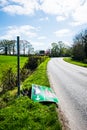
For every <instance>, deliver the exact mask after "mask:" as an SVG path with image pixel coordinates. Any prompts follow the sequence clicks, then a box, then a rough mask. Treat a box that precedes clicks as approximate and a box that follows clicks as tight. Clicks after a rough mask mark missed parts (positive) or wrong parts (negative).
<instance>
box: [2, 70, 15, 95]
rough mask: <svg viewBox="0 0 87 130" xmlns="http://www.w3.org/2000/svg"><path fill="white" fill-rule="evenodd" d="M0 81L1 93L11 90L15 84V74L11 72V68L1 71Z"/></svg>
mask: <svg viewBox="0 0 87 130" xmlns="http://www.w3.org/2000/svg"><path fill="white" fill-rule="evenodd" d="M1 81H2V82H1V84H2V92H3V93H4V92H6V91H7V90H12V89H13V88H14V87H15V86H16V75H15V74H14V73H13V71H12V68H9V69H7V70H5V71H3V73H2V78H1Z"/></svg>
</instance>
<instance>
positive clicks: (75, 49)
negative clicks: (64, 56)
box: [72, 29, 87, 61]
mask: <svg viewBox="0 0 87 130" xmlns="http://www.w3.org/2000/svg"><path fill="white" fill-rule="evenodd" d="M73 41H74V44H73V46H72V58H73V59H74V60H78V61H84V60H85V59H87V29H86V30H84V31H82V32H80V33H79V34H77V35H76V36H75V37H74V40H73Z"/></svg>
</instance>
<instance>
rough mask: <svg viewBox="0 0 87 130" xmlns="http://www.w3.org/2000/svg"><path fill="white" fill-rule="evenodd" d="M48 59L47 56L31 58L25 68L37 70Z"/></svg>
mask: <svg viewBox="0 0 87 130" xmlns="http://www.w3.org/2000/svg"><path fill="white" fill-rule="evenodd" d="M46 58H47V57H46V56H29V58H28V60H27V62H26V64H25V66H24V68H27V69H30V70H35V69H36V68H37V67H38V65H40V63H42V62H43V61H44V60H45V59H46Z"/></svg>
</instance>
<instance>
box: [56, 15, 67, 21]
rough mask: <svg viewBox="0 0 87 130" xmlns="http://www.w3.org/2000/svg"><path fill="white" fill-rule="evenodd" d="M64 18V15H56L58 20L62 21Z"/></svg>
mask: <svg viewBox="0 0 87 130" xmlns="http://www.w3.org/2000/svg"><path fill="white" fill-rule="evenodd" d="M65 19H66V17H65V16H57V17H56V20H57V21H58V22H59V21H64V20H65Z"/></svg>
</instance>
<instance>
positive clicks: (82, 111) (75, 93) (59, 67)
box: [47, 58, 87, 130]
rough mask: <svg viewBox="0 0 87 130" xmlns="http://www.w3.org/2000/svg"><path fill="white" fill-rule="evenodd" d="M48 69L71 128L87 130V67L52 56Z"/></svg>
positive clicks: (72, 129)
mask: <svg viewBox="0 0 87 130" xmlns="http://www.w3.org/2000/svg"><path fill="white" fill-rule="evenodd" d="M47 70H48V76H49V80H50V83H51V86H52V87H53V89H54V91H55V93H56V95H57V97H58V99H59V106H60V107H61V109H62V111H63V113H64V115H65V116H66V117H67V119H68V121H69V126H70V128H71V130H87V68H84V67H79V66H76V65H72V64H69V63H67V62H65V61H63V59H62V58H52V59H51V60H50V61H49V63H48V66H47Z"/></svg>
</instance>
